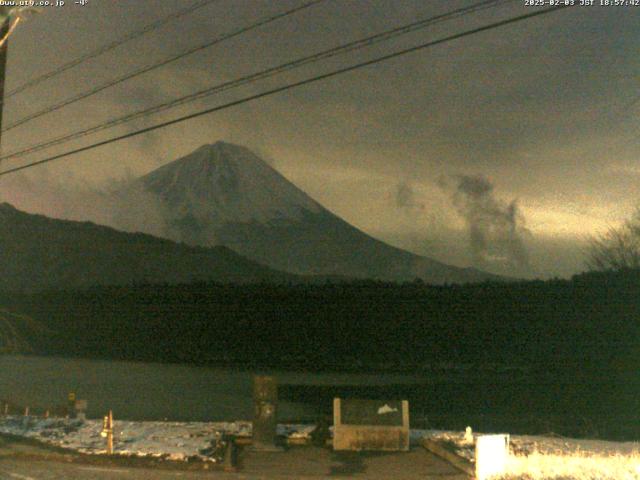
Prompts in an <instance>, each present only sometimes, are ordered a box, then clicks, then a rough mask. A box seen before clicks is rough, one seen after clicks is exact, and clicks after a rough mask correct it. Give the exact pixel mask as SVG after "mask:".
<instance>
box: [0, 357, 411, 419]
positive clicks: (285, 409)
mask: <svg viewBox="0 0 640 480" xmlns="http://www.w3.org/2000/svg"><path fill="white" fill-rule="evenodd" d="M0 372H1V374H0V399H3V400H8V401H10V402H11V403H14V404H16V405H22V406H30V407H31V408H32V409H39V410H40V409H46V408H50V407H53V406H56V405H65V404H66V401H67V395H68V394H69V392H75V393H76V397H77V398H79V399H81V398H82V399H86V400H87V401H88V412H87V414H88V416H89V417H96V418H101V417H102V416H103V415H105V413H106V412H107V411H108V410H110V409H111V410H113V411H114V415H116V416H117V417H118V418H122V419H128V420H164V419H168V420H173V421H221V420H241V419H245V420H246V419H251V417H252V415H253V403H252V401H253V400H252V378H253V372H247V371H241V370H230V369H218V368H210V367H194V366H188V365H175V364H160V363H142V362H119V361H100V360H85V359H70V358H51V357H34V356H19V355H4V356H0ZM261 373H268V374H270V375H274V376H275V377H276V379H277V381H278V383H289V384H298V385H305V384H307V385H340V384H349V385H384V384H388V383H395V384H398V383H407V384H409V383H415V382H417V381H418V378H417V377H414V376H411V375H393V374H392V375H384V376H380V375H375V374H317V373H290V372H261ZM315 412H316V408H315V407H314V406H313V405H310V404H308V403H303V402H289V401H286V400H285V401H281V402H280V404H279V416H280V417H281V419H283V420H298V421H300V420H305V419H307V420H311V419H313V418H315Z"/></svg>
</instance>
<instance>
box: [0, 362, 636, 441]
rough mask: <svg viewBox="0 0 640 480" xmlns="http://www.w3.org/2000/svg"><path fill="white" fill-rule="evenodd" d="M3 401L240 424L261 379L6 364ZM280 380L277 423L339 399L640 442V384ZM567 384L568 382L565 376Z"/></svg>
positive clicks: (427, 422)
mask: <svg viewBox="0 0 640 480" xmlns="http://www.w3.org/2000/svg"><path fill="white" fill-rule="evenodd" d="M0 372H1V374H0V399H2V400H8V401H9V402H11V403H13V404H15V405H18V406H22V407H24V406H29V407H30V408H31V409H32V411H36V412H37V411H40V412H42V411H44V410H45V409H47V408H51V407H55V406H64V405H66V402H67V395H68V393H69V392H75V393H76V396H77V398H79V399H86V400H87V401H88V406H89V408H88V412H87V413H88V416H89V417H93V418H101V417H102V416H103V415H105V414H106V412H107V411H108V410H113V412H114V415H115V416H116V418H120V419H128V420H165V419H166V420H169V421H233V420H250V419H251V418H252V416H253V400H252V394H253V392H252V390H253V388H252V387H253V385H252V380H253V374H254V372H249V371H243V370H233V369H225V368H212V367H195V366H189V365H176V364H160V363H142V362H120V361H100V360H85V359H71V358H54V357H35V356H17V355H5V356H0ZM260 373H263V374H270V375H274V376H275V377H276V380H277V381H278V384H279V386H280V389H279V396H280V401H279V409H278V417H279V420H280V421H287V422H305V423H307V422H313V421H315V420H316V419H317V418H318V414H319V413H323V414H329V415H330V414H331V399H332V398H333V397H334V396H345V397H346V396H351V397H357V398H384V399H408V400H409V403H410V410H411V425H412V426H414V427H416V428H439V429H455V430H463V429H464V428H465V426H467V425H471V426H473V428H474V429H475V430H477V431H485V432H490V431H494V432H496V431H497V432H509V433H514V434H515V433H531V434H546V433H549V432H554V433H559V434H563V435H567V436H577V437H580V436H588V437H600V438H610V439H637V438H638V435H640V415H639V412H640V395H639V394H638V392H640V383H639V382H638V381H637V380H633V379H631V380H629V381H628V382H623V381H620V380H619V379H618V380H612V381H611V382H609V384H603V383H591V381H590V382H588V383H585V382H581V381H579V379H577V380H575V381H574V380H573V379H569V380H567V379H566V378H564V379H563V378H562V376H558V375H556V376H553V375H552V376H547V377H544V376H543V377H540V376H538V377H533V376H531V374H530V372H527V371H516V370H509V369H507V370H504V369H503V371H501V372H500V371H491V372H484V373H483V372H481V371H478V370H475V371H463V370H460V369H459V368H458V369H456V368H453V369H447V370H445V371H440V372H436V371H431V372H426V371H423V372H422V373H421V374H416V375H402V374H392V373H383V374H351V373H345V374H339V373H325V374H320V373H294V372H277V371H276V372H269V371H265V372H260ZM565 377H566V375H565Z"/></svg>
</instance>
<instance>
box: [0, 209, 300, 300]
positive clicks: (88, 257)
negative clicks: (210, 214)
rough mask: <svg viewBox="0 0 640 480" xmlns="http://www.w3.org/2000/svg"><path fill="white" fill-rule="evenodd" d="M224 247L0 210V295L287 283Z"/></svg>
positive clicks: (281, 275) (278, 274) (282, 275)
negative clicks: (97, 287) (2, 292)
mask: <svg viewBox="0 0 640 480" xmlns="http://www.w3.org/2000/svg"><path fill="white" fill-rule="evenodd" d="M295 278H296V277H295V276H293V275H289V274H285V273H281V272H278V271H275V270H273V269H271V268H268V267H265V266H262V265H259V264H257V263H256V262H253V261H251V260H248V259H246V258H244V257H242V256H240V255H238V254H236V253H234V252H232V251H231V250H229V249H228V248H226V247H214V248H204V247H193V246H188V245H185V244H178V243H175V242H172V241H170V240H165V239H160V238H155V237H153V236H150V235H146V234H141V233H124V232H120V231H117V230H114V229H112V228H108V227H103V226H99V225H95V224H93V223H89V222H73V221H66V220H54V219H51V218H47V217H44V216H42V215H31V214H27V213H24V212H21V211H19V210H17V209H15V208H14V207H13V206H11V205H9V204H7V203H3V204H0V289H2V290H14V291H15V290H39V289H48V288H58V289H60V288H62V289H67V288H77V287H86V286H91V285H126V284H134V283H155V284H158V283H169V284H175V283H182V282H192V281H198V280H206V281H216V282H223V283H228V282H234V283H247V282H262V281H275V282H280V281H289V280H294V279H295Z"/></svg>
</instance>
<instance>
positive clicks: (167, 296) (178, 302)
mask: <svg viewBox="0 0 640 480" xmlns="http://www.w3.org/2000/svg"><path fill="white" fill-rule="evenodd" d="M0 304H2V305H4V306H6V307H8V308H10V309H13V310H15V311H18V312H20V313H24V314H27V315H30V316H31V317H33V318H34V319H35V320H37V321H40V322H42V323H43V324H45V325H46V326H47V327H49V328H50V329H51V330H52V331H53V333H51V334H49V335H47V336H45V337H40V338H38V339H34V347H35V348H36V351H37V352H39V353H43V354H61V355H74V356H83V357H99V358H113V359H130V360H147V361H165V362H188V363H197V364H221V363H224V364H227V365H229V364H234V365H250V366H266V367H278V368H295V369H319V370H322V369H338V370H346V369H381V370H387V369H388V370H392V369H395V370H402V369H408V370H414V369H416V368H420V367H423V366H425V365H433V364H472V365H489V364H502V365H505V364H507V365H520V366H535V367H537V368H541V369H547V368H550V367H558V366H562V367H569V366H573V367H575V369H577V370H581V371H586V370H589V371H590V372H595V371H596V370H602V369H608V370H610V369H612V368H614V369H618V370H619V369H625V370H628V369H633V368H635V367H636V366H637V363H638V360H640V359H639V358H638V356H639V355H638V353H639V349H638V332H639V327H640V272H638V271H628V272H618V273H590V274H583V275H579V276H576V277H574V278H573V279H572V280H550V281H528V282H521V283H511V284H500V283H484V284H476V285H464V286H457V285H452V286H439V287H436V286H428V285H424V284H422V283H421V282H413V283H405V284H392V283H382V282H372V281H371V282H370V281H361V282H352V283H334V284H329V283H328V284H326V285H269V284H256V285H242V286H235V285H217V284H206V283H195V284H188V285H178V286H170V285H135V286H124V287H96V288H92V289H86V290H82V291H51V292H46V293H38V294H10V293H0Z"/></svg>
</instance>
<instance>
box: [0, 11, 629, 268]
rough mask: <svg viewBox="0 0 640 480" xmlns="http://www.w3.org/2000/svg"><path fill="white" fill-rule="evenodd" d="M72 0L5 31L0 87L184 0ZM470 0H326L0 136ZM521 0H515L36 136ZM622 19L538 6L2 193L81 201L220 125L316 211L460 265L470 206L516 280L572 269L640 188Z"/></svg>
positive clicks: (172, 42) (10, 106)
mask: <svg viewBox="0 0 640 480" xmlns="http://www.w3.org/2000/svg"><path fill="white" fill-rule="evenodd" d="M73 3H74V2H73V1H71V0H68V1H67V5H66V6H64V7H61V8H53V7H52V8H47V9H45V10H44V11H43V12H42V13H40V14H39V15H37V16H35V17H33V18H31V19H30V20H29V21H28V22H25V23H22V24H20V25H19V27H18V28H17V29H16V31H15V33H14V35H13V36H12V38H11V41H10V46H9V62H8V67H7V68H8V70H7V81H6V82H7V89H8V90H11V89H12V88H14V87H16V86H19V85H21V84H22V83H24V82H25V81H27V80H29V79H31V78H33V77H35V76H37V75H38V74H42V73H45V72H47V71H49V70H50V69H52V68H54V67H55V66H57V65H60V64H62V63H64V62H66V61H69V60H71V59H74V58H76V57H78V56H79V55H82V54H83V53H86V52H88V51H91V50H92V49H94V48H96V47H98V46H100V45H103V44H105V43H108V42H110V41H112V40H113V39H115V38H118V37H120V36H122V35H124V34H126V33H127V32H130V31H133V30H136V29H138V28H140V27H142V26H144V25H146V24H148V23H150V22H152V21H153V20H154V19H158V18H161V17H163V16H165V15H167V14H169V13H170V12H171V11H175V10H177V9H181V8H184V6H185V5H187V4H188V2H187V1H186V0H135V1H133V0H89V2H88V5H86V6H84V7H80V6H76V5H74V4H73ZM301 3H302V0H278V1H273V0H271V1H256V0H219V1H218V2H214V3H213V4H211V5H209V6H207V7H204V8H202V9H200V10H198V11H197V12H196V13H194V14H192V15H189V16H188V17H183V18H181V19H179V20H178V21H177V22H176V23H175V24H173V25H170V26H167V27H165V28H162V29H160V30H157V31H155V32H153V33H151V34H148V35H145V36H144V37H141V38H139V39H137V40H136V41H133V42H130V43H128V44H126V45H125V46H122V47H119V48H118V49H116V50H114V51H112V52H109V53H108V54H105V55H102V56H100V57H98V58H96V59H94V60H92V61H90V62H86V63H84V64H83V65H81V66H79V67H76V68H74V69H72V70H70V71H68V72H66V73H64V74H63V75H60V76H59V77H57V78H55V79H52V80H50V81H47V82H45V83H42V84H41V85H40V86H38V87H36V88H34V89H32V90H29V91H28V92H24V93H23V94H20V95H16V96H14V97H12V98H10V99H8V100H7V104H6V105H5V112H4V122H5V125H7V124H9V123H11V122H12V121H14V120H16V119H19V118H21V117H23V116H24V115H26V114H29V113H30V112H35V111H37V110H40V109H41V108H43V107H45V106H48V105H50V104H52V103H56V102H58V101H60V100H62V99H64V98H67V97H69V96H72V95H74V94H75V93H77V92H80V91H82V90H85V89H87V88H90V87H91V86H92V85H94V84H99V83H102V82H104V81H106V80H109V79H111V78H115V77H117V76H119V75H122V74H124V73H126V72H128V71H130V70H132V69H135V68H137V67H139V66H141V65H145V64H148V63H153V62H154V61H157V60H160V59H162V58H164V57H166V56H169V55H170V54H171V53H176V52H179V51H181V50H183V49H184V48H187V47H188V46H192V45H197V44H199V43H202V42H205V41H206V40H207V39H211V38H213V37H215V36H218V35H221V34H224V33H226V32H229V31H231V30H233V29H235V28H237V27H240V26H243V25H248V24H250V23H252V22H253V21H255V20H257V19H259V18H262V17H264V16H265V15H269V14H273V13H276V12H279V11H283V10H286V9H287V8H290V7H291V6H294V5H298V4H301ZM472 3H473V2H471V1H468V0H464V1H453V0H367V1H365V0H361V1H358V0H326V1H325V2H323V3H321V4H319V5H316V6H314V7H311V8H308V9H306V10H305V11H303V12H300V13H298V14H296V15H294V16H291V17H289V18H286V19H284V20H280V21H277V22H274V23H272V24H270V25H268V26H266V27H263V28H260V29H259V30H256V31H254V32H251V33H248V34H246V35H242V36H238V37H236V38H235V39H233V40H230V41H226V42H223V43H221V44H219V45H217V46H215V47H212V48H209V49H206V50H204V51H201V52H198V53H197V54H194V55H192V56H189V57H187V58H185V59H183V60H180V61H179V62H175V63H173V64H171V65H169V66H166V67H163V68H162V69H159V70H156V71H154V72H152V73H149V74H145V75H142V76H140V77H138V78H137V79H135V80H134V81H131V82H126V83H124V84H121V85H119V86H117V87H114V88H111V89H108V90H105V91H103V92H101V93H100V94H98V95H96V96H94V97H92V98H91V99H88V100H85V101H82V102H78V103H77V104H75V105H72V106H69V107H68V108H64V109H62V110H61V111H59V112H56V113H53V114H50V115H46V116H43V117H41V118H39V119H37V120H35V121H33V122H30V123H28V124H26V125H24V126H22V127H18V128H15V129H13V130H11V131H9V132H6V133H5V134H4V135H3V138H2V142H3V151H4V152H7V151H11V150H14V149H16V148H19V147H22V146H26V145H30V144H32V143H34V142H38V141H42V140H45V139H48V138H50V137H54V136H57V135H60V134H64V133H68V132H71V131H74V130H76V129H78V128H82V127H85V126H90V125H93V124H94V123H99V122H101V121H104V120H107V119H110V118H112V117H114V116H117V115H121V114H124V113H127V112H130V111H134V110H137V109H139V108H142V107H143V106H151V105H154V104H156V103H159V102H162V101H163V100H167V99H171V98H174V97H177V96H180V95H185V94H188V93H190V92H193V91H195V90H198V89H201V88H205V87H206V86H208V85H213V84H216V83H219V82H221V81H224V80H229V79H233V78H236V77H238V76H241V75H245V74H249V73H252V72H254V71H258V70H260V69H264V68H267V67H269V66H273V65H276V64H279V63H283V62H286V61H288V60H292V59H295V58H297V57H299V56H302V55H306V54H309V53H313V52H316V51H320V50H323V49H326V48H329V47H331V46H336V45H339V44H342V43H344V42H347V41H350V40H355V39H358V38H361V37H364V36H366V35H370V34H373V33H377V32H380V31H382V30H385V29H388V28H391V27H394V26H399V25H402V24H405V23H409V22H412V21H415V20H417V19H421V18H426V17H428V16H431V15H435V14H438V13H443V12H446V11H449V10H451V9H453V8H456V7H460V6H464V5H470V4H472ZM532 8H533V7H526V6H524V0H516V1H513V2H511V3H509V4H507V5H503V6H500V7H498V8H495V9H491V10H488V11H485V12H482V13H479V14H475V15H471V16H468V17H465V18H463V19H458V20H454V21H451V22H447V23H443V24H440V25H438V26H436V27H433V28H430V29H427V30H423V31H420V32H417V33H412V34H410V35H406V36H404V37H401V38H400V39H396V40H394V41H391V42H386V43H384V44H379V45H376V46H374V47H371V48H368V49H364V50H361V51H358V52H355V53H351V54H348V55H345V56H342V57H339V58H337V59H333V60H331V61H327V62H324V63H321V64H318V65H314V66H308V67H304V68H302V69H300V70H298V71H294V72H289V73H287V74H285V75H282V76H278V77H275V78H273V79H270V80H268V81H265V82H261V83H255V84H252V85H250V86H247V87H243V88H240V89H236V90H233V91H229V92H225V93H224V94H221V95H217V96H214V97H211V98H209V99H205V100H201V101H199V102H196V103H194V104H190V105H187V106H184V107H180V108H178V109H175V110H172V111H170V112H166V113H163V114H160V115H155V116H152V117H149V118H148V119H145V120H144V121H137V122H136V123H134V124H133V125H128V126H121V127H118V128H116V129H114V130H110V131H108V132H103V133H101V134H99V135H97V136H96V137H91V138H90V139H85V140H83V141H82V142H79V143H72V144H70V145H67V146H65V147H64V148H54V149H52V150H49V151H47V152H46V153H47V154H51V153H56V152H59V151H64V150H66V149H67V148H69V147H70V146H75V145H81V144H83V143H86V142H88V141H89V140H96V139H101V138H107V137H110V136H112V135H114V134H115V133H124V132H127V131H129V130H131V129H133V128H139V127H141V126H144V125H150V124H153V123H156V122H158V121H160V120H163V119H169V118H173V117H175V116H178V115H179V114H183V113H185V112H191V111H195V110H197V109H200V108H203V107H206V106H213V105H217V104H220V103H224V102H226V101H229V100H233V99H236V98H240V97H242V96H245V95H247V94H250V93H257V92H259V91H262V90H265V89H267V88H269V87H273V86H276V85H280V84H282V83H283V82H290V81H295V80H298V79H302V78H305V77H307V76H311V75H313V74H315V73H319V72H324V71H328V70H330V69H333V68H335V67H337V66H342V65H348V64H350V63H353V62H356V61H359V60H363V59H366V58H372V57H374V56H378V55H380V54H382V53H386V52H391V51H394V50H397V49H401V48H404V47H407V46H411V45H415V44H419V43H423V42H425V41H428V40H431V39H437V38H439V37H442V36H446V35H450V34H452V33H455V32H460V31H463V30H466V29H470V28H473V27H476V26H480V25H483V24H485V23H490V22H493V21H497V20H500V19H504V18H508V17H510V16H514V15H518V14H522V13H526V12H529V11H533V10H532ZM639 21H640V8H634V7H599V6H594V7H575V8H570V9H566V10H563V11H561V12H556V13H553V14H550V15H544V16H541V17H537V18H534V19H531V20H528V21H525V22H522V23H517V24H514V25H510V26H506V27H501V28H498V29H494V30H491V31H489V32H484V33H481V34H478V35H473V36H469V37H465V38H463V39H460V40H455V41H452V42H450V43H447V44H444V45H439V46H437V47H434V48H430V49H428V50H423V51H419V52H416V53H413V54H410V55H406V56H403V57H399V58H396V59H393V60H390V61H387V62H385V63H382V64H378V65H375V66H371V67H368V68H365V69H361V70H358V71H356V72H352V73H349V74H346V75H343V76H340V77H337V78H333V79H330V80H327V81H323V82H320V83H315V84H312V85H308V86H305V87H302V88H299V89H296V90H290V91H287V92H286V93H282V94H278V95H274V96H271V97H269V98H265V99H261V100H258V101H255V102H251V103H248V104H245V105H242V106H239V107H235V108H233V109H228V110H225V111H222V112H219V113H215V114H212V115H209V116H206V117H201V118H199V119H196V120H192V121H189V122H185V123H182V124H180V125H176V126H173V127H170V128H167V129H163V130H158V131H155V132H153V133H151V134H148V135H145V136H142V137H138V138H135V139H131V140H127V141H123V142H120V143H117V144H112V145H109V146H107V147H104V148H100V149H97V150H93V151H91V152H87V153H85V154H80V155H77V156H74V157H72V158H69V159H65V160H62V161H60V162H57V163H55V164H50V165H48V166H45V167H41V168H34V169H31V170H29V171H28V173H24V174H19V175H16V176H7V177H3V178H2V179H0V198H2V199H3V200H5V201H9V202H11V203H13V204H14V205H15V206H17V207H18V208H22V209H25V210H28V211H33V212H35V211H37V212H41V213H45V214H48V215H54V216H63V217H68V218H92V212H91V208H90V205H86V204H84V205H75V207H77V208H75V207H74V206H70V203H69V201H66V202H63V201H61V200H60V198H62V197H61V195H62V196H64V195H67V198H76V197H73V195H75V193H77V192H84V191H86V190H92V189H100V188H104V187H105V186H107V185H110V184H113V183H114V182H119V181H122V180H123V179H126V178H129V177H132V176H137V175H140V174H143V173H146V172H148V171H150V170H152V169H154V168H157V167H158V166H160V165H162V164H164V163H167V162H169V161H171V160H174V159H176V158H178V157H180V156H182V155H185V154H187V153H189V152H191V151H192V150H195V149H196V148H198V147H199V146H200V145H202V144H205V143H213V142H215V141H217V140H226V141H230V142H234V143H238V144H242V145H245V146H248V147H250V148H252V149H254V150H255V151H256V152H257V153H258V154H260V155H261V156H263V157H264V158H266V159H267V160H268V161H269V162H270V163H271V164H272V165H273V166H274V167H275V168H277V169H278V170H279V171H280V172H281V173H282V174H283V175H285V176H286V177H287V178H288V179H290V180H291V181H292V182H294V183H295V184H296V185H297V186H299V187H300V188H302V189H303V190H304V191H306V192H307V193H308V194H310V195H311V196H312V197H313V198H314V199H316V200H317V201H319V202H320V203H322V204H323V205H324V206H325V207H327V208H328V209H329V210H331V211H333V212H334V213H336V214H338V215H340V216H341V217H343V218H344V219H345V220H347V221H349V222H350V223H352V224H353V225H355V226H357V227H359V228H361V229H362V230H364V231H366V232H368V233H370V234H371V235H373V236H375V237H377V238H380V239H383V240H385V241H387V242H389V243H392V244H393V245H396V246H398V247H402V248H406V249H408V250H411V251H413V252H415V253H419V254H424V255H428V256H431V257H434V258H438V259H440V260H444V261H447V262H449V263H453V264H456V265H470V264H472V263H478V261H479V260H478V259H477V258H475V257H474V250H473V248H472V244H471V242H470V240H469V237H470V233H473V232H471V230H472V228H471V227H472V225H471V224H472V223H473V222H474V219H475V220H477V219H478V215H480V216H482V215H484V216H483V217H482V219H483V221H486V222H488V223H489V224H490V225H488V226H487V225H485V226H484V227H485V231H484V233H485V234H486V236H487V238H486V241H487V242H488V243H491V242H494V241H495V242H496V245H495V246H489V248H488V250H487V252H485V253H486V255H485V256H484V258H483V259H482V262H484V264H483V265H480V266H482V267H484V268H487V269H490V270H493V271H498V272H501V273H511V274H519V275H526V276H532V277H533V276H542V277H548V276H553V275H560V276H567V275H570V274H572V273H575V272H577V271H580V270H581V269H582V268H583V260H584V258H583V253H582V248H583V246H584V240H585V238H587V237H588V236H589V235H592V234H595V233H598V232H602V231H603V230H604V229H606V228H607V226H609V225H616V224H617V223H618V222H620V221H621V220H623V219H624V218H625V217H626V216H628V215H629V214H630V213H631V211H632V209H633V207H634V205H635V204H636V203H637V202H638V201H639V200H640V199H639V195H638V185H639V182H638V181H639V180H640V164H639V163H638V160H639V159H640V155H639V153H640V152H639V151H640V148H639V147H640V141H639V136H638V126H639V119H638V116H639V114H640V101H638V99H639V98H640V83H639V80H640V51H639V50H640V49H639V47H638V45H639V44H640V43H639V40H640V28H639V25H640V22H639ZM43 156H44V154H39V155H34V156H32V157H29V158H27V159H23V160H20V161H18V160H15V161H8V162H6V163H5V164H4V165H3V166H4V167H5V168H6V167H8V166H15V165H18V164H20V163H21V162H24V161H27V160H28V161H32V160H37V159H39V158H42V157H43ZM465 179H466V180H468V181H474V182H476V183H475V185H482V186H483V188H484V190H482V191H481V192H479V193H478V191H476V190H473V191H472V190H468V189H467V190H464V188H463V187H464V185H467V186H469V185H470V183H468V182H467V183H466V184H465V183H464V181H465ZM61 192H64V193H61ZM70 192H72V193H73V195H72V196H71V197H69V195H70ZM470 192H471V193H470ZM474 192H475V193H474ZM474 195H475V196H474ZM478 195H479V196H478ZM78 198H79V197H78ZM474 202H475V203H474ZM76 203H80V202H76ZM84 203H86V202H84ZM510 215H511V216H510ZM493 220H496V221H497V222H498V223H499V222H503V223H504V222H506V223H507V224H508V225H507V227H509V226H512V227H513V228H514V229H515V230H516V231H517V232H516V234H517V236H518V238H519V239H520V240H521V241H522V243H523V248H524V249H525V250H526V252H527V256H528V261H526V262H522V263H520V264H517V265H516V264H514V263H513V262H511V263H507V262H505V259H504V256H505V255H503V253H504V252H503V250H504V248H506V247H504V245H501V244H500V241H501V238H498V237H500V234H499V232H498V233H496V232H495V231H494V230H492V228H493V226H495V225H494V224H492V223H491V222H492V221H493ZM498 227H499V228H498ZM498 227H496V228H498V230H499V229H500V228H503V227H504V225H502V226H500V225H498ZM505 228H506V227H505ZM494 234H495V235H497V237H495V238H494V236H492V235H494Z"/></svg>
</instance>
